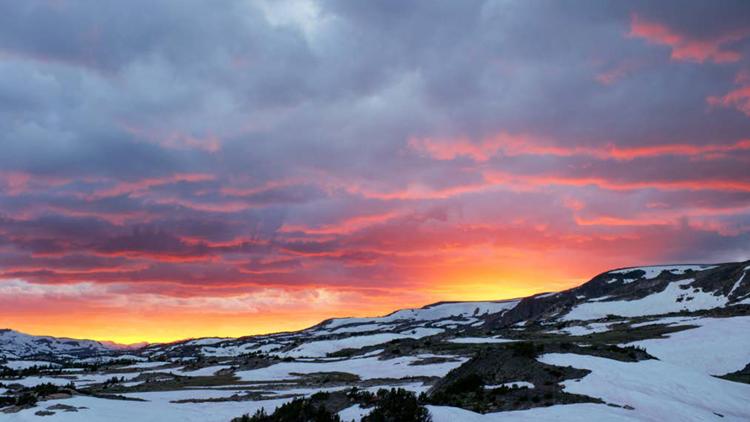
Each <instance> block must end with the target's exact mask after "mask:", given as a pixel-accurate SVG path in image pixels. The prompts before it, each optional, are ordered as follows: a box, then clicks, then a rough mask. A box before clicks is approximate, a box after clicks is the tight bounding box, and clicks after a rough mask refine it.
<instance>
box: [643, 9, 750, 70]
mask: <svg viewBox="0 0 750 422" xmlns="http://www.w3.org/2000/svg"><path fill="white" fill-rule="evenodd" d="M628 36H629V37H634V38H643V39H645V40H647V41H648V42H649V43H651V44H657V45H664V46H667V47H669V48H670V49H671V50H672V53H671V58H672V60H675V61H692V62H697V63H704V62H713V63H731V62H736V61H738V60H740V58H741V57H742V56H741V55H740V53H738V52H736V51H732V50H728V49H727V48H726V47H727V45H728V44H731V43H733V42H736V41H739V40H742V39H744V38H746V37H748V36H750V29H742V30H737V31H731V32H727V33H725V34H722V35H720V36H718V37H715V38H711V39H697V38H694V37H691V36H690V35H688V34H684V33H681V32H679V31H677V30H676V29H674V28H670V27H669V26H667V25H665V24H663V23H660V22H656V21H651V20H648V19H646V18H643V17H641V16H640V15H638V14H635V13H634V14H633V15H632V16H631V21H630V32H629V33H628Z"/></svg>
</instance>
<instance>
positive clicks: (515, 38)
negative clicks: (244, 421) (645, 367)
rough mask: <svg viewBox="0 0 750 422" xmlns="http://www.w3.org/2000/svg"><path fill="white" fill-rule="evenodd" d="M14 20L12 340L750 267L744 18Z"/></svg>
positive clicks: (676, 7) (35, 12) (0, 139)
mask: <svg viewBox="0 0 750 422" xmlns="http://www.w3.org/2000/svg"><path fill="white" fill-rule="evenodd" d="M0 8H1V9H2V13H0V327H8V328H13V329H17V330H20V331H24V332H28V333H32V334H48V335H57V336H69V337H77V338H93V339H106V340H114V341H119V342H123V343H131V342H137V341H150V342H161V341H173V340H177V339H182V338H189V337H201V336H241V335H248V334H254V333H267V332H274V331H280V330H294V329H301V328H304V327H307V326H310V325H313V324H315V323H317V322H319V321H321V320H323V319H326V318H329V317H343V316H364V315H380V314H385V313H388V312H390V311H393V310H395V309H399V308H404V307H414V306H422V305H425V304H428V303H432V302H436V301H443V300H494V299H506V298H512V297H519V296H526V295H530V294H533V293H540V292H547V291H555V290H561V289H566V288H569V287H573V286H576V285H578V284H581V283H583V282H585V281H586V280H588V279H590V278H591V277H593V276H594V275H596V274H597V273H600V272H602V271H606V270H608V269H612V268H618V267H625V266H636V265H647V264H660V263H695V262H697V263H710V262H725V261H737V260H745V259H748V258H750V2H747V1H730V0H725V1H721V2H716V1H712V0H708V1H659V2H644V1H629V2H624V1H599V0H596V1H587V0H581V1H576V2H556V1H540V0H530V1H526V0H523V1H521V0H518V1H473V0H464V1H439V0H436V1H409V2H404V1H400V0H383V1H380V0H377V1H361V2H351V1H305V0H299V1H296V0H295V1H291V0H280V1H241V0H226V1H222V2H206V1H192V0H174V1H153V0H130V1H116V0H80V1H71V0H48V1H42V0H26V1H12V0H0Z"/></svg>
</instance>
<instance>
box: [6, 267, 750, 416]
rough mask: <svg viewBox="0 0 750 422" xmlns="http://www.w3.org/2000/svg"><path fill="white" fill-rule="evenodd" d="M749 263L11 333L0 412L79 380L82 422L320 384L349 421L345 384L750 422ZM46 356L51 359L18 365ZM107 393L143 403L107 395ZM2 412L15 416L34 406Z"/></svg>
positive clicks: (485, 411)
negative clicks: (198, 318)
mask: <svg viewBox="0 0 750 422" xmlns="http://www.w3.org/2000/svg"><path fill="white" fill-rule="evenodd" d="M748 272H750V261H746V262H740V263H725V264H712V265H666V266H651V267H639V268H624V269H617V270H613V271H608V272H605V273H602V274H600V275H597V276H596V277H594V278H593V279H591V280H590V281H588V282H587V283H585V284H583V285H581V286H579V287H576V288H573V289H570V290H566V291H562V292H556V293H544V294H539V295H535V296H531V297H527V298H522V299H517V300H505V301H494V302H493V301H486V302H444V303H436V304H433V305H429V306H426V307H424V308H419V309H405V310H399V311H396V312H393V313H391V314H389V315H385V316H382V317H373V318H336V319H330V320H326V321H323V322H321V323H320V324H318V325H315V326H313V327H310V328H308V329H305V330H301V331H298V332H289V333H278V334H270V335H262V336H249V337H242V338H201V339H190V340H185V341H180V342H175V343H171V344H155V345H149V346H146V347H143V348H140V349H137V350H129V351H127V352H125V351H121V350H116V348H115V347H112V346H108V345H106V344H102V343H98V342H92V341H88V340H80V341H79V340H70V339H54V338H48V337H34V336H27V335H24V334H20V333H17V332H14V331H10V330H5V331H2V332H0V353H2V354H5V356H6V358H7V361H6V362H3V360H2V358H0V370H1V369H2V368H1V367H2V366H6V367H8V368H10V370H6V372H8V373H10V375H8V377H7V378H5V379H3V378H0V383H2V384H5V386H6V388H8V386H10V388H8V390H7V391H6V392H5V393H3V388H2V385H0V407H2V395H3V394H10V395H11V396H13V397H17V396H18V395H19V394H22V392H23V391H24V390H22V389H19V388H20V387H18V385H25V386H32V385H35V384H38V383H42V382H50V383H53V384H59V385H65V384H68V383H70V382H71V381H73V382H75V385H76V386H77V389H76V390H75V391H68V394H70V395H71V397H70V398H68V399H67V400H65V401H64V403H68V404H72V405H73V406H78V409H82V408H84V407H85V408H87V409H85V410H81V412H87V413H86V415H87V417H89V418H90V419H92V420H94V419H96V420H105V421H106V420H116V419H117V418H121V416H122V415H123V414H128V415H139V417H140V418H141V419H143V420H145V421H148V420H161V419H159V418H160V417H161V415H162V414H164V412H165V411H168V412H169V413H170V414H172V415H175V418H176V420H196V421H197V420H201V421H204V420H208V421H214V420H215V421H228V420H230V419H231V418H232V417H235V416H239V415H241V414H244V413H253V412H254V411H255V410H257V409H258V408H260V407H265V408H266V410H268V411H272V410H273V409H274V408H275V407H276V406H278V405H280V404H282V403H284V402H285V401H288V400H291V398H293V397H308V396H310V395H312V394H313V393H315V392H318V391H326V392H329V393H330V394H331V398H330V400H328V401H326V404H325V405H326V407H327V408H330V409H331V411H335V412H339V414H340V415H341V417H342V418H343V419H344V420H351V419H354V420H359V418H360V417H361V416H362V415H365V414H367V413H368V412H369V411H370V409H369V408H368V407H367V404H366V403H362V402H356V401H352V400H354V399H352V398H351V397H350V396H347V395H345V394H343V391H344V390H346V389H349V388H351V387H358V388H360V389H364V390H369V391H375V390H377V389H378V388H384V387H385V388H390V387H401V388H405V389H407V390H410V391H413V392H415V393H417V394H418V393H425V395H424V396H423V398H422V400H423V402H424V403H426V404H427V407H428V409H429V412H430V413H431V415H432V417H433V420H434V421H435V422H441V421H446V422H447V421H455V420H458V421H464V420H466V421H490V422H491V421H507V420H532V421H534V420H544V421H548V420H556V421H558V420H559V421H580V420H618V421H642V420H645V421H661V420H681V421H683V420H684V421H703V420H726V421H732V420H735V421H747V420H750V408H749V407H748V406H747V399H748V398H750V385H748V384H750V336H748V335H747V333H748V332H750V276H748V274H747V273H748ZM2 354H0V356H2ZM32 357H33V358H34V359H35V360H33V361H32V360H29V359H31V358H32ZM21 358H23V359H21ZM40 360H41V362H40ZM44 362H46V363H48V364H49V365H50V366H54V367H55V368H51V369H44V370H40V371H36V372H34V373H31V374H29V373H23V374H20V375H19V374H18V373H14V372H13V370H14V369H16V370H17V369H22V368H28V367H30V366H32V365H37V366H42V365H43V363H44ZM91 363H95V364H96V365H95V367H94V368H93V369H92V367H91V365H90V364H91ZM91 371H94V372H91ZM16 372H18V371H16ZM0 373H2V372H1V371H0ZM112 377H116V378H117V379H118V380H119V381H117V382H112V381H111V378H112ZM467 380H471V381H470V382H469V381H467ZM13 385H15V387H14V386H13ZM217 387H218V388H217ZM477 389H479V390H477ZM479 391H481V393H480V392H479ZM111 395H117V396H118V397H125V398H129V399H143V400H148V401H147V402H133V401H121V400H120V401H117V400H116V401H112V400H104V399H102V398H101V397H108V396H111ZM97 397H98V398H97ZM61 403H63V402H61ZM8 409H11V410H10V411H12V412H16V413H11V414H10V416H8V418H10V419H8V420H11V421H14V420H19V421H20V420H28V418H29V417H32V416H33V412H34V411H36V410H35V409H36V408H33V409H25V408H19V407H18V406H16V407H9V408H6V409H5V411H7V410H8ZM59 409H60V408H54V407H48V408H47V410H45V412H52V413H55V412H57V411H59ZM0 411H2V410H0ZM29 412H31V414H30V413H29ZM81 415H83V413H82V414H81ZM16 417H17V418H16ZM717 418H718V419H717Z"/></svg>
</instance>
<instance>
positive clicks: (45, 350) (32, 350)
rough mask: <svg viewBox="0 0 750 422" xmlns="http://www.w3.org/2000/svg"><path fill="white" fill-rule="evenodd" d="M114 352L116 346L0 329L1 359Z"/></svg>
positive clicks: (82, 355) (74, 356)
mask: <svg viewBox="0 0 750 422" xmlns="http://www.w3.org/2000/svg"><path fill="white" fill-rule="evenodd" d="M113 350H118V348H117V347H116V346H115V345H114V344H110V345H107V344H104V343H102V342H98V341H94V340H76V339H71V338H64V337H49V336H32V335H29V334H24V333H19V332H18V331H14V330H10V329H0V358H6V359H17V358H27V357H46V358H53V359H61V358H76V357H87V356H95V355H100V354H107V353H110V352H112V351H113Z"/></svg>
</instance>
